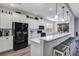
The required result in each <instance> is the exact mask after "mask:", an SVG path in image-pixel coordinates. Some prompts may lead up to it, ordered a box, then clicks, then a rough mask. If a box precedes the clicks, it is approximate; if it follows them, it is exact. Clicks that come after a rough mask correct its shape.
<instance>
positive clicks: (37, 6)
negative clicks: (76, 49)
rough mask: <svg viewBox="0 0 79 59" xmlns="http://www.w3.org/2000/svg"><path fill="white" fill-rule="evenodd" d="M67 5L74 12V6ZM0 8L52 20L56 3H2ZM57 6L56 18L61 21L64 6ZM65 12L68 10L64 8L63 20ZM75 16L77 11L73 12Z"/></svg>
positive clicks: (59, 4) (60, 4)
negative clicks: (25, 12) (16, 10)
mask: <svg viewBox="0 0 79 59" xmlns="http://www.w3.org/2000/svg"><path fill="white" fill-rule="evenodd" d="M69 5H70V7H71V9H72V11H73V12H75V11H74V10H76V8H74V9H73V7H75V6H74V4H69ZM0 6H5V7H8V8H12V9H20V10H23V11H27V12H29V13H31V14H34V15H38V16H41V17H43V18H46V17H51V18H54V17H55V15H56V3H14V5H13V6H11V4H10V3H2V4H0ZM57 6H58V8H57V11H58V16H59V17H60V19H62V18H63V17H62V16H63V12H62V6H65V4H64V3H58V4H57ZM77 7H78V6H77ZM78 9H79V8H78ZM66 11H68V8H67V7H66V6H65V18H67V13H66ZM75 15H78V13H77V11H76V12H75Z"/></svg>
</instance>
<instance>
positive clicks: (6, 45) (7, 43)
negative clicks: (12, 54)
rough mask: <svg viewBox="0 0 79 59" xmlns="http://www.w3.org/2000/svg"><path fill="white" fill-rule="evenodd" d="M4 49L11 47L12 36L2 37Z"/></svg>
mask: <svg viewBox="0 0 79 59" xmlns="http://www.w3.org/2000/svg"><path fill="white" fill-rule="evenodd" d="M4 49H5V50H10V49H13V39H12V37H6V38H5V39H4Z"/></svg>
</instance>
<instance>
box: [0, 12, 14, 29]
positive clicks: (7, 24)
mask: <svg viewBox="0 0 79 59" xmlns="http://www.w3.org/2000/svg"><path fill="white" fill-rule="evenodd" d="M12 20H13V18H12V15H10V14H6V13H0V28H12Z"/></svg>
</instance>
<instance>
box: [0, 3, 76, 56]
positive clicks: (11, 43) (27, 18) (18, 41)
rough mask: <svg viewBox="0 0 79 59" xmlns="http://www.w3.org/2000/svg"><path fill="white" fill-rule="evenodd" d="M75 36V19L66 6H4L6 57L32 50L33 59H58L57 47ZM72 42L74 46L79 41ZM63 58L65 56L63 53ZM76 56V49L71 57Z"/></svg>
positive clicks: (0, 22) (0, 48)
mask: <svg viewBox="0 0 79 59" xmlns="http://www.w3.org/2000/svg"><path fill="white" fill-rule="evenodd" d="M15 5H16V6H15ZM23 6H24V7H23ZM25 8H26V9H25ZM35 8H36V9H35ZM53 8H54V10H53ZM27 11H29V12H27ZM37 12H38V13H37ZM54 17H55V19H53V18H54ZM76 34H77V33H76ZM75 36H76V35H75V17H74V15H73V14H72V12H71V11H70V9H69V8H68V7H67V4H65V3H38V4H33V3H29V4H28V3H24V4H22V3H12V4H10V3H3V4H0V52H1V53H2V54H3V52H4V53H5V52H6V51H18V50H20V49H24V48H26V49H27V48H28V46H30V48H29V50H30V55H31V56H53V55H56V54H55V53H54V52H53V51H54V50H53V49H54V48H55V47H57V46H58V45H60V44H61V43H63V42H65V41H66V40H67V39H69V38H70V39H71V37H75ZM72 39H73V42H72V46H74V45H76V43H75V39H76V38H72ZM69 46H70V45H69ZM69 46H68V47H69ZM15 53H16V52H15ZM67 53H69V52H67ZM72 53H73V54H72ZM61 54H62V55H63V52H62V53H61ZM74 54H75V46H74V47H73V51H71V54H67V56H72V55H74ZM3 55H4V54H3ZM58 56H59V54H58ZM63 56H66V55H63Z"/></svg>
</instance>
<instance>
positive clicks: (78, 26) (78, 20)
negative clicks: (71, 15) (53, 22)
mask: <svg viewBox="0 0 79 59" xmlns="http://www.w3.org/2000/svg"><path fill="white" fill-rule="evenodd" d="M75 32H78V37H79V18H76V20H75Z"/></svg>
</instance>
